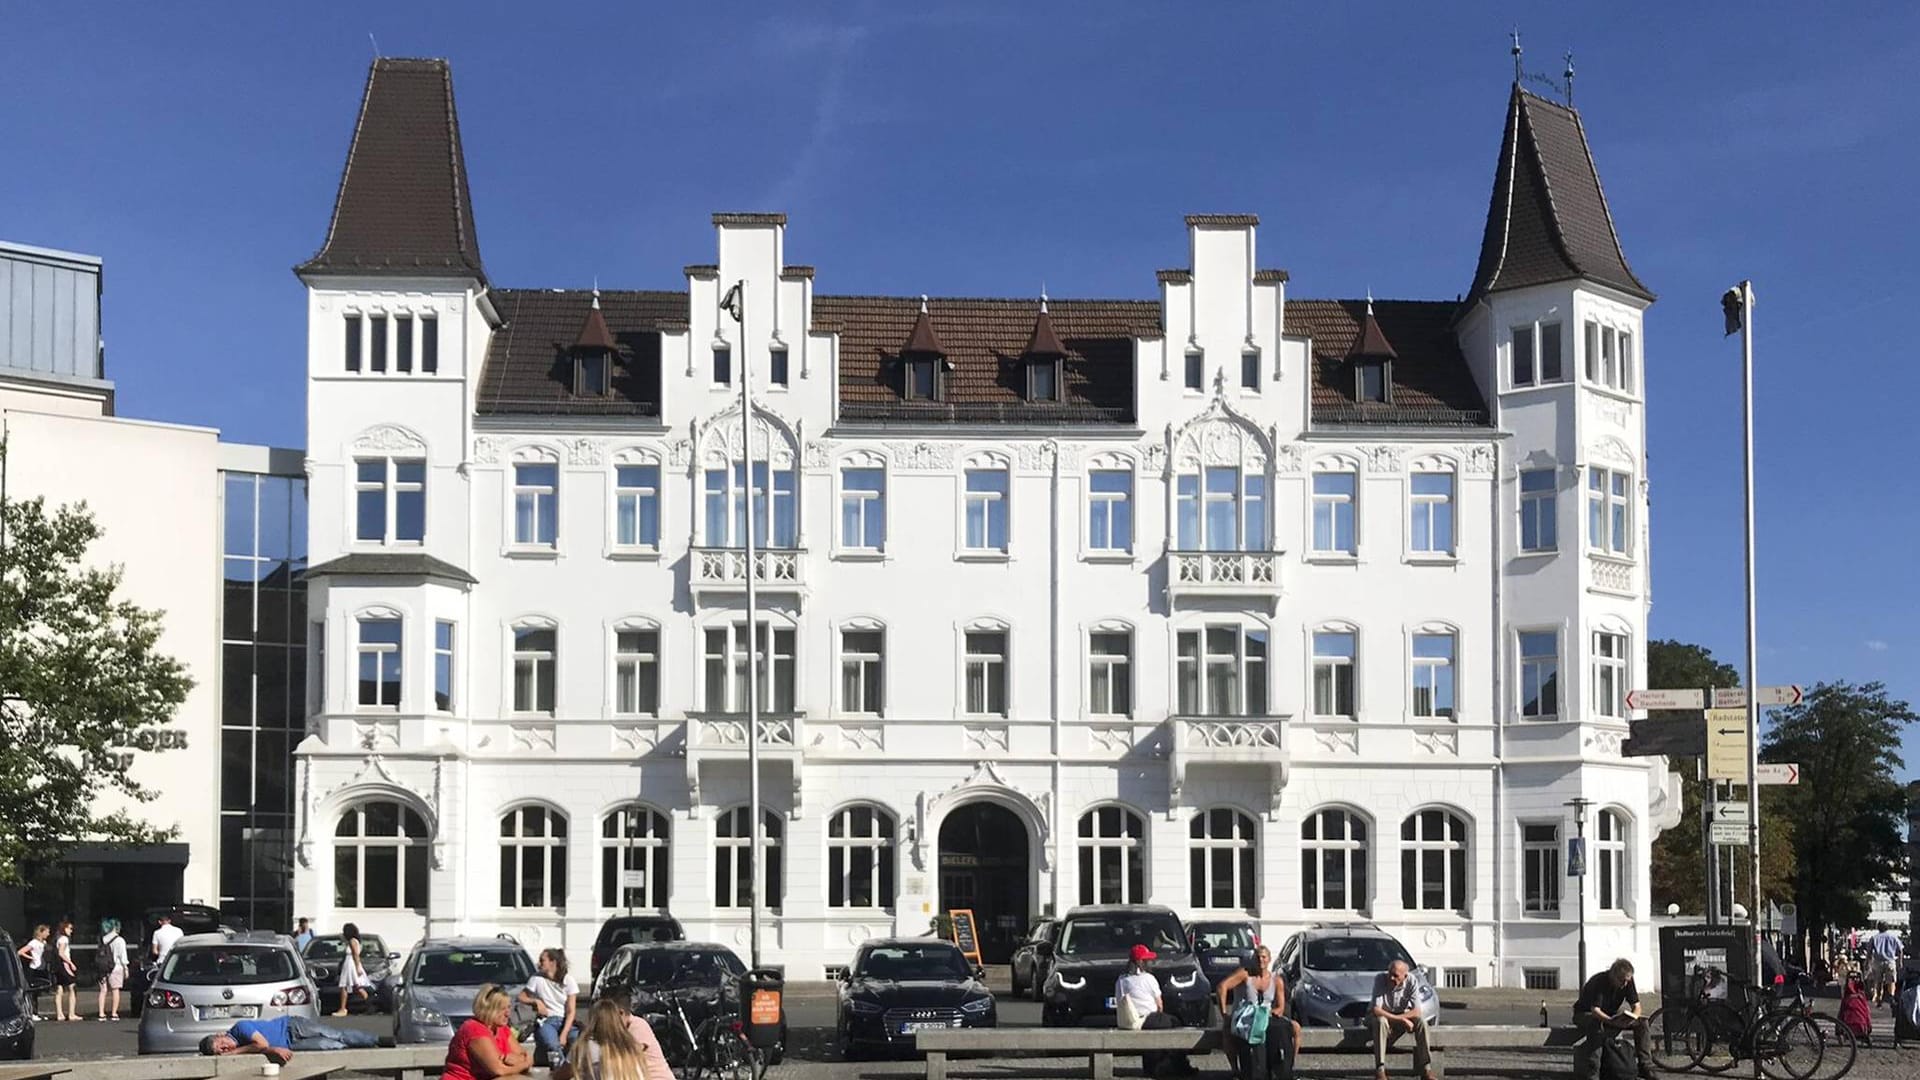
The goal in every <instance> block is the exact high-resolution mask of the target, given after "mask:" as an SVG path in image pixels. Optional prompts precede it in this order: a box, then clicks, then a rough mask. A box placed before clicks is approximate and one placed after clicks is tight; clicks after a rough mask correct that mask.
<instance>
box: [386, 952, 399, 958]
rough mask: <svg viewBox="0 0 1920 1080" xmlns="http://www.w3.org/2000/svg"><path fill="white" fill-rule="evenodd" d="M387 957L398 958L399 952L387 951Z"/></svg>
mask: <svg viewBox="0 0 1920 1080" xmlns="http://www.w3.org/2000/svg"><path fill="white" fill-rule="evenodd" d="M387 959H388V960H398V959H400V954H399V953H397V952H390V953H388V954H387Z"/></svg>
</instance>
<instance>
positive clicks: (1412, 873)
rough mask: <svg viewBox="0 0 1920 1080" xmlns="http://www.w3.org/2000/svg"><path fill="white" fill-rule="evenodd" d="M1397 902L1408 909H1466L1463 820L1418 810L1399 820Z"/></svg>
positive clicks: (1440, 813)
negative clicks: (1398, 897)
mask: <svg viewBox="0 0 1920 1080" xmlns="http://www.w3.org/2000/svg"><path fill="white" fill-rule="evenodd" d="M1400 902H1401V903H1402V904H1403V905H1404V906H1405V907H1406V909H1407V910H1408V911H1457V912H1459V913H1460V914H1462V915H1465V914H1466V913H1467V823H1466V822H1465V821H1462V820H1461V819H1460V817H1459V815H1457V814H1452V813H1449V812H1447V811H1445V810H1421V811H1419V812H1418V813H1416V814H1414V815H1413V816H1411V817H1409V818H1407V820H1405V821H1403V822H1401V823H1400Z"/></svg>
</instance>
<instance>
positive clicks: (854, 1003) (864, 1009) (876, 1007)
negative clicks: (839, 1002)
mask: <svg viewBox="0 0 1920 1080" xmlns="http://www.w3.org/2000/svg"><path fill="white" fill-rule="evenodd" d="M847 1004H848V1005H849V1006H851V1007H852V1008H853V1011H854V1012H857V1013H859V1014H860V1015H862V1016H874V1015H877V1014H879V1013H881V1012H884V1011H885V1010H884V1009H883V1008H881V1005H880V1003H879V1002H877V1001H863V1000H861V999H860V998H854V999H852V1000H851V1001H849V1002H847Z"/></svg>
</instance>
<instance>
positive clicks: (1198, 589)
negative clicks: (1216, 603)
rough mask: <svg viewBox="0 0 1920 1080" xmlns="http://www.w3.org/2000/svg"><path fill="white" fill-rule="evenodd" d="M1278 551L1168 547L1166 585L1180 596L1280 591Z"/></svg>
mask: <svg viewBox="0 0 1920 1080" xmlns="http://www.w3.org/2000/svg"><path fill="white" fill-rule="evenodd" d="M1282 554H1283V553H1282V552H1278V551H1169V552H1167V588H1168V590H1169V591H1170V592H1171V593H1172V594H1173V596H1174V598H1175V599H1178V598H1179V597H1181V596H1248V595H1251V596H1264V597H1277V596H1279V595H1280V559H1281V556H1282Z"/></svg>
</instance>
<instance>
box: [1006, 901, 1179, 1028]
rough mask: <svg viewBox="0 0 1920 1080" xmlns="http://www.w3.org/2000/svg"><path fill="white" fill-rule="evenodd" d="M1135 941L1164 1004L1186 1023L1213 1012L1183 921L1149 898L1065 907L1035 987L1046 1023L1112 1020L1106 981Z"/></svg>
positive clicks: (1123, 965) (1122, 967)
mask: <svg viewBox="0 0 1920 1080" xmlns="http://www.w3.org/2000/svg"><path fill="white" fill-rule="evenodd" d="M1135 945H1145V946H1146V947H1147V948H1148V949H1150V950H1152V951H1153V953H1154V954H1155V955H1154V959H1153V960H1151V961H1148V963H1147V971H1148V973H1150V974H1152V975H1153V976H1154V977H1155V978H1156V979H1158V980H1159V981H1160V996H1161V999H1162V1001H1163V1002H1164V1003H1165V1007H1166V1011H1167V1012H1169V1013H1171V1014H1173V1016H1174V1017H1175V1018H1177V1019H1178V1020H1179V1021H1180V1023H1181V1024H1183V1025H1185V1026H1187V1027H1204V1026H1206V1025H1207V1024H1208V1023H1209V1022H1210V1021H1211V1019H1212V1012H1211V1001H1212V996H1211V995H1212V991H1211V989H1210V988H1209V987H1208V984H1207V978H1206V976H1205V975H1204V974H1203V973H1202V972H1201V970H1200V964H1199V962H1198V961H1197V960H1196V959H1195V958H1194V955H1193V950H1192V948H1191V947H1189V946H1188V944H1187V931H1186V928H1185V927H1183V926H1181V925H1180V917H1179V916H1177V915H1175V914H1174V913H1173V911H1172V909H1170V908H1164V907H1158V906H1155V905H1150V904H1113V905H1104V906H1099V907H1078V908H1074V909H1073V910H1072V911H1069V912H1067V915H1066V918H1064V919H1062V920H1061V921H1060V928H1059V930H1058V931H1057V932H1056V933H1055V935H1054V944H1053V946H1052V948H1051V949H1049V950H1048V952H1049V953H1050V954H1051V955H1050V958H1049V961H1048V962H1049V964H1050V965H1051V966H1050V968H1049V970H1048V974H1047V981H1046V985H1045V986H1044V987H1043V988H1042V990H1041V998H1040V1000H1041V1005H1040V1023H1041V1024H1042V1025H1044V1026H1046V1027H1079V1026H1081V1025H1083V1024H1086V1025H1089V1026H1102V1027H1105V1026H1111V1025H1112V1024H1113V987H1114V984H1115V983H1117V982H1119V981H1120V976H1121V975H1122V974H1123V973H1125V971H1126V970H1127V961H1128V954H1129V953H1131V952H1132V950H1133V947H1134V946H1135Z"/></svg>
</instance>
